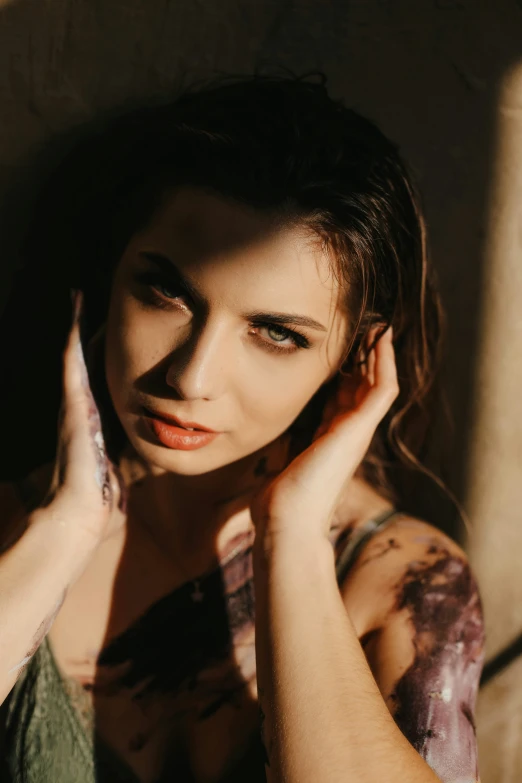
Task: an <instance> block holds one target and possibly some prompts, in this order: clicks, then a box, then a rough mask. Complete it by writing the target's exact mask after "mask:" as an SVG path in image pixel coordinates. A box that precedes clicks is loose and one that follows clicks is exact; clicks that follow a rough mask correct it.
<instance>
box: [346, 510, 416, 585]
mask: <svg viewBox="0 0 522 783" xmlns="http://www.w3.org/2000/svg"><path fill="white" fill-rule="evenodd" d="M400 513H401V512H400V511H397V509H396V508H392V509H387V510H386V511H384V512H383V513H382V514H379V516H378V517H375V518H374V519H370V520H369V522H366V523H365V524H364V525H361V527H359V528H356V529H355V530H354V531H353V533H352V534H351V535H350V536H349V538H348V543H347V544H346V546H345V547H344V549H343V550H342V552H341V554H340V556H339V557H338V558H337V563H336V566H335V572H336V574H337V583H338V584H341V583H342V582H343V581H344V579H345V578H346V575H347V574H348V571H349V570H350V568H351V567H352V566H353V564H354V563H355V561H356V560H357V557H358V556H359V554H360V553H361V550H362V549H363V547H364V546H365V545H366V544H367V543H368V541H369V540H370V539H371V538H373V536H374V535H375V534H376V533H377V531H378V530H382V529H383V528H384V527H386V526H387V525H388V524H389V523H390V522H391V521H392V519H394V517H396V516H398V515H399V514H400Z"/></svg>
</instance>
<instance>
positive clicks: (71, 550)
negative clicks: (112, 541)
mask: <svg viewBox="0 0 522 783" xmlns="http://www.w3.org/2000/svg"><path fill="white" fill-rule="evenodd" d="M80 516H81V514H80V513H77V514H72V513H71V512H70V510H69V511H68V510H67V509H66V508H61V507H60V505H59V504H56V503H52V504H51V505H49V506H48V507H46V508H37V509H35V510H34V511H33V512H31V513H30V514H29V516H28V526H27V532H32V533H33V534H34V535H35V536H38V537H39V538H40V539H41V541H42V545H43V546H44V547H46V548H49V549H52V550H53V551H54V552H56V553H57V554H59V553H62V552H63V553H64V554H65V555H67V556H71V557H74V558H75V559H76V560H77V561H81V560H87V559H89V558H90V556H91V555H92V554H93V552H94V551H95V550H96V548H97V547H98V546H99V544H100V542H101V537H100V536H98V535H96V534H95V532H94V528H93V529H92V530H91V529H89V526H88V525H86V524H83V522H82V520H81V519H80V518H79V517H80Z"/></svg>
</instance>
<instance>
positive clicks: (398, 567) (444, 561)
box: [341, 514, 477, 634]
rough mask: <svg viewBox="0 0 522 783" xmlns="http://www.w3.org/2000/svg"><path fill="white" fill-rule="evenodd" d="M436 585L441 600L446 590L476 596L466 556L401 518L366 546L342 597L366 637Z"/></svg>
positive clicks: (428, 528) (425, 526) (425, 527)
mask: <svg viewBox="0 0 522 783" xmlns="http://www.w3.org/2000/svg"><path fill="white" fill-rule="evenodd" d="M435 585H438V591H437V592H438V594H440V593H441V592H444V591H445V589H447V590H448V591H449V590H459V592H460V593H461V594H463V593H464V592H465V593H467V594H468V595H471V594H472V593H473V594H476V593H477V589H476V584H475V580H474V578H473V574H472V572H471V569H470V567H469V563H468V560H467V557H466V554H465V552H464V550H463V549H462V548H461V547H460V546H459V545H458V544H457V543H456V542H455V541H453V540H452V539H451V538H449V537H448V536H447V535H445V534H444V533H443V532H442V531H440V530H438V529H437V528H436V527H434V526H433V525H431V524H429V523H428V522H425V521H423V520H421V519H416V518H414V517H411V516H408V515H406V514H398V515H397V516H396V517H395V518H394V519H393V520H392V521H391V522H390V523H389V524H388V525H386V526H385V527H384V528H383V529H382V530H380V531H378V532H377V533H376V534H375V535H374V536H373V537H372V538H371V540H370V541H369V542H368V543H367V544H366V545H365V546H364V548H363V549H362V551H361V552H360V553H359V556H358V558H357V560H356V561H355V563H354V565H353V567H352V568H351V570H350V572H349V573H348V575H347V577H346V579H345V581H344V583H343V584H342V585H341V592H342V595H343V599H344V602H345V605H346V607H347V609H348V610H349V612H350V615H351V616H352V619H353V620H354V623H355V625H356V628H357V630H358V631H360V632H361V634H364V633H366V632H368V631H370V630H371V629H372V628H374V627H375V626H376V625H381V624H382V623H383V622H384V620H385V618H387V617H390V614H391V613H393V612H396V611H398V610H400V609H401V608H404V602H405V601H406V600H412V599H413V593H414V592H415V591H416V592H417V593H418V599H419V600H423V598H426V596H428V595H429V594H430V593H432V592H433V588H434V586H435ZM443 585H446V588H445V589H444V588H443V587H442V586H443ZM406 596H408V598H406ZM426 600H427V599H426Z"/></svg>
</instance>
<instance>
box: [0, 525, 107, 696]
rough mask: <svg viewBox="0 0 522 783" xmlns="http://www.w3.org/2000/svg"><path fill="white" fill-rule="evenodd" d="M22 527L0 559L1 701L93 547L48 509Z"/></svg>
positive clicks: (54, 615)
mask: <svg viewBox="0 0 522 783" xmlns="http://www.w3.org/2000/svg"><path fill="white" fill-rule="evenodd" d="M67 521H68V522H70V520H67ZM27 522H28V524H27V528H26V530H25V532H24V533H23V535H22V536H21V537H20V538H19V540H18V541H17V542H16V543H15V544H14V545H13V546H11V547H10V548H9V549H8V551H6V552H4V553H3V554H2V555H1V556H0V702H2V701H3V700H4V699H5V697H6V696H7V694H8V693H9V691H10V690H11V688H12V687H13V685H14V683H15V681H16V679H17V677H18V675H19V674H20V671H21V670H22V668H23V666H24V664H25V663H26V662H27V661H28V660H29V659H30V658H31V657H32V655H33V654H34V653H35V652H36V650H37V649H38V646H39V645H40V643H41V642H42V640H43V639H44V637H45V635H46V634H47V632H48V631H49V629H50V627H51V625H52V622H53V620H54V618H55V617H56V615H57V613H58V611H59V609H60V607H61V605H62V603H63V600H64V598H65V594H66V592H67V589H68V588H69V586H70V585H72V584H73V583H74V581H75V580H76V579H77V578H78V577H79V575H80V574H81V572H82V571H83V569H84V567H85V565H86V564H87V562H88V559H89V558H90V556H91V555H92V552H93V550H94V548H95V543H94V540H91V539H90V538H89V537H88V536H86V535H84V534H83V533H81V532H80V531H76V530H74V529H73V528H72V526H71V525H70V524H66V521H65V520H62V519H60V518H59V516H57V514H56V513H55V512H53V511H52V510H51V509H42V510H37V511H36V512H34V513H33V514H31V515H30V516H29V517H28V519H27Z"/></svg>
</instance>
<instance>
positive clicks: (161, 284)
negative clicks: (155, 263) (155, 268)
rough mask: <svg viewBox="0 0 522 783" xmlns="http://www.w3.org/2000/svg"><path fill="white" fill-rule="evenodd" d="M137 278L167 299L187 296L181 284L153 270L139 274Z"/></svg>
mask: <svg viewBox="0 0 522 783" xmlns="http://www.w3.org/2000/svg"><path fill="white" fill-rule="evenodd" d="M137 280H138V282H139V283H141V284H142V285H145V286H147V287H148V288H151V289H152V290H153V291H154V292H155V293H159V294H160V295H161V296H162V297H164V298H165V299H178V298H179V297H184V296H186V292H185V291H184V290H183V288H181V286H180V285H178V284H177V283H175V282H171V281H170V280H167V279H166V278H164V277H161V276H160V275H157V274H155V273H153V272H145V273H143V274H141V275H138V276H137Z"/></svg>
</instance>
